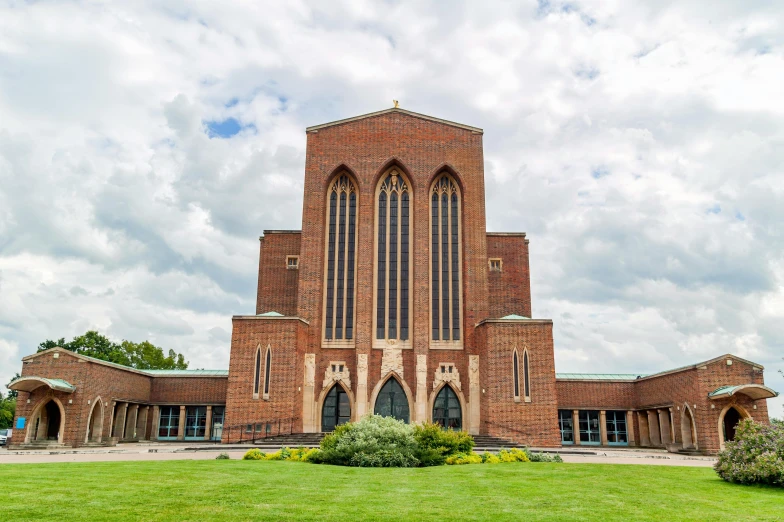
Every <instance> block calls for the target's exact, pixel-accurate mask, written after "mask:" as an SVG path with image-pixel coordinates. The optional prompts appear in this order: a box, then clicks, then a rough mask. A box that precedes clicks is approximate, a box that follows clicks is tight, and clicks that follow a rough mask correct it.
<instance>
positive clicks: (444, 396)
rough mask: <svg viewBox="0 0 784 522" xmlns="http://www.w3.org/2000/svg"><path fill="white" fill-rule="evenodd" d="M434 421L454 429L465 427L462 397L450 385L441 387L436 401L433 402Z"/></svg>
mask: <svg viewBox="0 0 784 522" xmlns="http://www.w3.org/2000/svg"><path fill="white" fill-rule="evenodd" d="M433 422H434V423H436V424H440V425H441V426H443V427H444V428H449V429H452V430H459V429H462V427H463V415H462V411H461V409H460V399H458V398H457V394H456V393H455V391H454V390H453V389H452V388H451V387H450V386H449V385H446V386H444V387H443V388H441V391H440V392H438V395H437V396H436V401H435V402H434V403H433Z"/></svg>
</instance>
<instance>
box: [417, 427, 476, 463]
mask: <svg viewBox="0 0 784 522" xmlns="http://www.w3.org/2000/svg"><path fill="white" fill-rule="evenodd" d="M414 438H415V439H416V441H417V444H418V445H419V447H420V448H421V449H423V450H425V449H435V450H439V451H440V452H441V453H442V454H443V455H445V456H449V455H456V454H457V453H471V451H472V450H473V449H474V438H473V437H472V436H471V435H469V434H468V433H466V432H465V431H452V430H445V429H443V428H442V427H441V426H440V425H439V424H435V423H432V422H426V423H424V424H422V425H420V426H415V427H414Z"/></svg>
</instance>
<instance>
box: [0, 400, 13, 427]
mask: <svg viewBox="0 0 784 522" xmlns="http://www.w3.org/2000/svg"><path fill="white" fill-rule="evenodd" d="M15 412H16V397H11V395H10V394H9V395H8V397H3V394H2V392H0V430H3V429H6V428H10V427H11V424H12V423H13V422H14V413H15Z"/></svg>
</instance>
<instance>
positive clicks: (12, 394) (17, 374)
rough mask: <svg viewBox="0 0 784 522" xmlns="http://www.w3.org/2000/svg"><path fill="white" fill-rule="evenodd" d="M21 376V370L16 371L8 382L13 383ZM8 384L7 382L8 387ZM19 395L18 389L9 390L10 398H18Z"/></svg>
mask: <svg viewBox="0 0 784 522" xmlns="http://www.w3.org/2000/svg"><path fill="white" fill-rule="evenodd" d="M19 377H21V375H19V372H16V375H14V377H13V378H12V379H11V380H10V381H9V382H8V384H11V383H12V382H13V381H15V380H16V379H18V378H19ZM8 384H6V387H8ZM17 395H19V393H18V392H17V391H16V390H8V398H9V399H16V396H17Z"/></svg>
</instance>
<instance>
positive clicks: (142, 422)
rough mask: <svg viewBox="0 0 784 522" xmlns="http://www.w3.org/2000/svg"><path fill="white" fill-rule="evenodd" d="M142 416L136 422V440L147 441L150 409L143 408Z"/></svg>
mask: <svg viewBox="0 0 784 522" xmlns="http://www.w3.org/2000/svg"><path fill="white" fill-rule="evenodd" d="M141 410H142V414H141V416H140V417H139V418H138V420H137V421H136V438H137V439H139V440H147V423H148V422H149V419H148V417H149V416H150V407H149V406H145V407H144V408H141Z"/></svg>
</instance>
